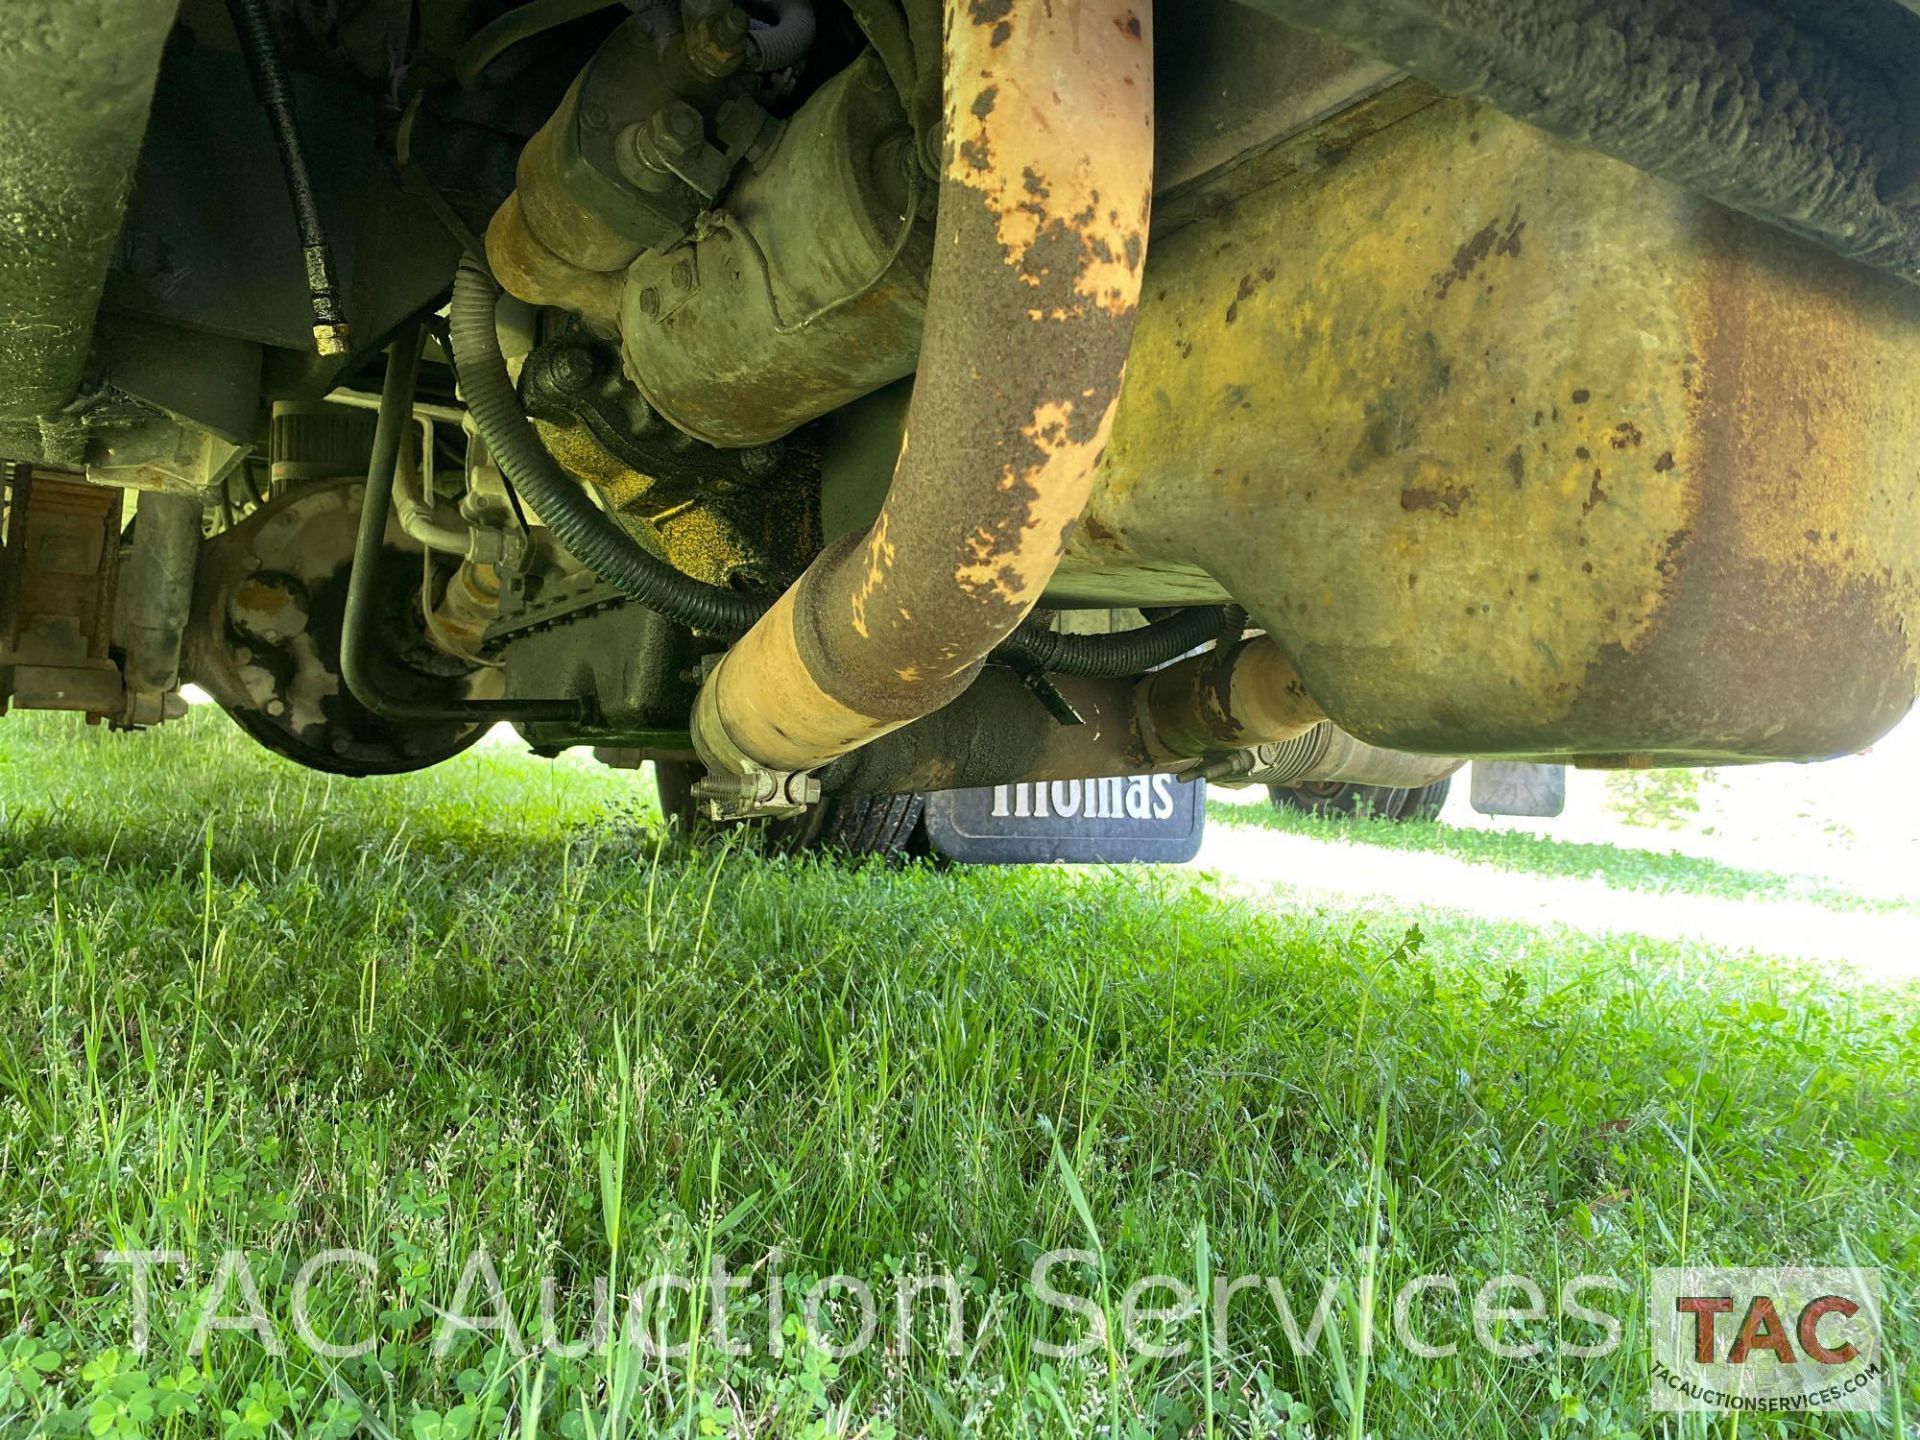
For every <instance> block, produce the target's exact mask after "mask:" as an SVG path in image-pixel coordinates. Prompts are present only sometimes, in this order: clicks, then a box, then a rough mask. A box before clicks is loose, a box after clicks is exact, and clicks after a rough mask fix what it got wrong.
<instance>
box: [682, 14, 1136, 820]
mask: <svg viewBox="0 0 1920 1440" xmlns="http://www.w3.org/2000/svg"><path fill="white" fill-rule="evenodd" d="M1151 36H1152V26H1151V11H1150V8H1149V0H1083V3H1076V4H1073V5H1061V4H1056V3H1053V0H996V3H994V4H991V5H988V4H982V3H980V0H947V4H946V72H947V94H946V113H947V152H946V161H945V171H944V175H943V178H942V182H941V188H940V213H939V221H938V228H937V233H936V246H935V255H934V262H933V273H932V279H931V284H930V289H929V295H928V302H927V323H926V335H925V339H924V341H923V342H922V346H921V355H920V371H919V380H918V382H917V384H916V385H915V387H914V394H913V402H912V405H911V408H910V409H909V411H908V414H907V439H906V444H905V446H904V448H903V450H902V453H901V456H900V460H899V463H898V465H897V467H896V468H895V471H894V476H893V483H892V486H891V488H890V489H889V491H888V493H887V499H886V503H885V505H884V506H883V508H882V509H881V512H880V515H879V518H878V519H876V520H875V521H874V523H873V526H872V528H871V529H870V530H868V531H867V533H866V534H865V535H862V536H854V537H850V538H849V540H847V541H845V542H842V543H840V544H838V545H835V546H832V547H830V548H829V549H828V550H827V551H826V552H825V553H823V554H822V555H821V556H820V557H819V558H818V559H817V560H815V562H814V564H813V566H812V567H811V568H810V569H809V570H808V571H807V573H806V574H805V575H804V576H802V577H801V578H800V580H799V581H798V582H796V583H795V584H794V586H793V587H792V588H791V589H789V590H788V591H787V592H786V594H784V595H782V596H781V597H780V599H779V600H778V601H777V602H776V603H775V605H774V607H773V609H772V610H770V611H769V612H768V613H767V614H766V616H764V617H763V618H762V619H761V620H760V622H759V623H758V624H757V625H755V626H754V627H753V629H752V630H751V631H750V632H749V633H748V634H747V636H746V637H745V638H744V639H743V640H741V641H740V643H739V644H738V645H736V646H735V647H734V648H733V649H732V650H731V651H729V652H728V653H727V655H726V656H725V657H724V658H723V659H722V660H721V662H720V664H719V666H718V668H717V669H715V670H714V671H713V673H712V674H711V675H710V676H709V677H708V679H707V682H706V684H705V685H703V686H702V687H701V691H700V695H699V699H698V702H697V704H696V707H695V712H694V720H693V734H694V744H695V746H696V748H697V749H698V751H699V753H700V755H701V758H702V759H703V760H704V761H705V762H706V765H707V768H708V770H709V771H710V772H712V775H713V778H714V780H715V781H716V783H715V784H714V785H713V786H712V787H710V789H709V790H708V792H707V793H708V796H709V798H711V799H714V800H716V802H717V804H716V808H718V805H719V804H724V803H726V802H725V798H724V797H726V796H731V797H733V798H734V799H735V800H736V801H738V802H739V803H741V804H742V805H744V806H751V805H754V804H756V803H758V804H759V805H760V806H761V808H765V802H767V801H768V800H772V802H773V803H775V804H780V803H788V802H792V801H794V800H797V799H799V798H800V797H798V796H796V795H794V794H793V793H792V792H791V791H788V790H783V789H782V788H781V783H784V782H781V783H776V784H775V785H773V786H772V787H771V789H769V787H767V786H766V784H765V783H764V782H765V779H766V777H767V776H768V775H769V774H773V775H783V776H787V777H791V776H794V775H797V774H802V773H804V772H806V771H810V770H813V769H815V768H817V767H819V766H822V765H825V764H827V763H828V762H830V761H832V760H834V759H836V758H837V757H839V756H842V755H846V754H848V753H849V752H851V751H853V750H856V749H858V748H859V747H860V746H862V745H864V744H866V743H867V742H868V741H871V740H873V739H875V738H877V737H879V736H882V735H885V734H887V733H888V732H889V731H891V730H895V729H898V728H899V727H900V726H902V725H905V724H907V723H909V722H910V721H912V720H915V719H917V718H919V717H921V716H924V715H928V714H931V713H933V712H934V711H936V710H939V709H940V708H941V707H942V706H944V705H946V704H948V703H949V702H950V701H952V700H953V699H954V698H955V697H957V696H958V695H959V694H960V693H961V692H962V691H963V690H965V689H966V688H967V687H968V685H969V684H970V683H971V682H972V681H973V679H974V677H975V676H976V675H977V674H978V673H979V671H980V668H981V666H982V664H983V663H984V661H985V660H986V657H987V655H988V653H989V652H990V651H991V650H992V649H993V648H994V646H996V645H998V644H999V643H1000V642H1001V641H1002V640H1004V639H1006V637H1007V636H1008V635H1009V634H1010V633H1011V632H1012V631H1013V629H1014V627H1015V626H1017V625H1018V624H1019V623H1020V622H1021V621H1022V620H1023V619H1025V618H1026V616H1027V613H1028V612H1029V611H1030V610H1032V608H1033V606H1034V604H1035V602H1037V601H1038V600H1039V598H1040V594H1041V592H1042V591H1043V590H1044V589H1045V588H1046V586H1047V583H1048V581H1049V580H1050V579H1051V578H1052V576H1053V572H1054V568H1055V567H1056V565H1057V564H1058V563H1059V559H1060V555H1061V552H1062V551H1063V549H1064V548H1065V546H1066V542H1067V538H1068V536H1069V535H1071V533H1072V531H1073V527H1074V525H1075V524H1076V523H1077V521H1078V520H1079V518H1080V512H1081V511H1082V509H1084V508H1085V506H1086V502H1087V495H1088V492H1089V490H1090V488H1091V485H1092V480H1093V472H1094V468H1095V466H1096V465H1097V464H1098V463H1099V460H1100V456H1101V453H1102V451H1103V450H1104V448H1105V446H1106V443H1107V436H1108V433H1109V430H1110V428H1111V425H1112V421H1113V412H1114V406H1115V403H1116V401H1117V399H1118V397H1119V393H1120V380H1121V376H1122V374H1123V372H1124V370H1125V368H1126V359H1127V352H1128V348H1129V346H1130V345H1131V343H1132V337H1133V323H1134V314H1135V311H1136V309H1137V307H1138V304H1139V299H1140V283H1141V282H1140V276H1141V267H1142V264H1143V263H1144V261H1145V258H1146V247H1147V222H1148V215H1149V208H1150V205H1151V199H1152V189H1153V184H1152V182H1153V53H1152V39H1151ZM728 777H731V778H728ZM743 781H744V782H745V783H742V782H743ZM756 797H757V798H756Z"/></svg>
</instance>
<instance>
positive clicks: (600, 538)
mask: <svg viewBox="0 0 1920 1440" xmlns="http://www.w3.org/2000/svg"><path fill="white" fill-rule="evenodd" d="M497 297H498V291H496V290H495V288H494V284H493V280H492V278H491V277H490V276H488V275H487V273H486V272H485V271H483V270H482V269H480V267H479V266H477V265H475V264H474V263H473V262H472V261H471V260H463V261H461V262H460V269H459V271H458V273H457V274H456V275H455V276H454V281H453V303H452V305H451V306H450V307H449V308H448V311H447V319H448V336H449V338H450V339H451V340H452V342H453V358H454V363H455V364H456V365H458V366H459V367H460V384H461V388H462V389H463V391H464V392H465V395H466V401H467V409H468V411H469V412H470V413H471V414H472V416H473V426H474V429H476V430H478V431H479V432H480V438H481V439H482V440H484V441H486V444H487V451H488V453H489V454H491V455H492V456H493V459H494V463H495V464H497V465H498V466H499V467H500V470H501V472H502V473H503V474H504V475H505V476H506V477H507V480H508V481H509V482H510V483H511V484H512V486H513V488H514V489H516V490H518V491H519V492H520V493H521V494H522V495H524V496H526V498H527V503H528V504H530V505H532V506H533V508H534V509H535V510H537V511H539V512H540V518H541V519H542V520H544V521H545V522H546V524H547V528H548V529H550V530H551V531H552V532H553V537H554V539H556V540H558V541H559V542H560V544H561V545H562V546H563V547H564V548H565V549H566V552H567V553H568V554H569V555H571V556H573V558H574V559H576V560H578V561H579V562H580V563H581V564H582V565H584V566H586V567H587V569H588V570H590V571H591V572H592V573H593V574H594V575H596V576H597V577H599V578H600V579H601V580H603V581H605V582H606V583H607V584H609V585H612V586H614V587H616V588H617V589H619V590H621V591H623V592H624V593H625V594H627V595H628V596H630V597H632V598H633V599H634V600H636V601H638V602H639V603H640V604H642V605H644V606H645V607H646V608H647V609H649V610H652V611H654V612H655V613H656V614H659V615H664V616H666V618H667V619H669V620H672V621H675V622H676V623H678V624H681V625H685V626H686V627H687V628H688V629H690V630H699V631H702V632H704V633H706V634H709V635H719V636H724V637H727V638H729V639H731V638H733V637H735V636H739V635H744V634H746V632H747V631H748V630H750V629H752V628H753V622H754V621H756V620H758V619H759V618H760V614H761V612H762V610H764V609H765V606H764V605H763V604H762V603H761V602H760V601H758V600H755V599H754V598H752V597H751V596H747V595H741V594H737V593H736V592H734V591H732V590H725V589H722V588H721V587H720V586H718V585H708V584H705V583H704V582H702V581H699V580H695V579H693V578H692V577H691V576H688V575H682V574H681V573H680V572H679V571H678V570H675V569H674V568H673V567H672V566H671V565H669V564H668V563H667V562H666V561H664V560H662V559H660V558H659V557H658V556H657V555H653V554H650V553H649V552H648V551H647V550H646V549H644V548H643V547H642V546H641V544H640V542H639V541H637V540H635V539H634V538H633V537H632V536H631V535H629V534H628V533H627V532H626V531H625V530H623V529H621V528H620V524H619V522H618V521H616V520H614V519H613V517H612V516H610V515H608V514H607V512H606V511H604V510H602V509H601V508H600V507H599V506H598V505H595V504H594V503H593V499H592V497H591V496H589V495H588V494H587V492H586V491H585V490H583V489H582V488H581V487H580V484H579V482H578V481H576V480H575V479H574V478H573V477H572V476H571V475H569V474H567V472H566V471H564V470H562V469H561V468H560V465H559V463H558V462H557V461H556V460H555V459H554V458H553V456H551V455H549V454H548V453H547V447H546V446H545V445H543V444H541V443H540V437H539V435H538V434H536V433H535V431H534V428H533V424H532V422H530V421H529V420H528V419H527V412H526V411H525V410H524V409H522V408H521V405H520V397H519V395H518V394H516V393H515V391H514V388H513V380H512V379H511V377H509V376H508V374H507V362H506V360H505V359H504V358H503V357H502V356H501V354H500V339H499V335H498V334H497V333H496V331H495V330H494V319H493V307H494V302H495V300H496V299H497Z"/></svg>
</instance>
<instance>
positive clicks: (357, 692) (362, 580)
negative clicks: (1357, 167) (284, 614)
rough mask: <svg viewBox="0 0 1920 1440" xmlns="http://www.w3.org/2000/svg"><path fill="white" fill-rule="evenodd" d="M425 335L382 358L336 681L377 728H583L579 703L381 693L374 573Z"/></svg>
mask: <svg viewBox="0 0 1920 1440" xmlns="http://www.w3.org/2000/svg"><path fill="white" fill-rule="evenodd" d="M424 335H425V332H424V331H423V330H422V329H421V328H420V327H419V326H418V325H409V326H407V327H406V328H405V329H404V330H403V331H402V332H401V333H400V336H399V338H398V339H396V340H395V341H394V342H393V345H392V347H391V348H390V349H389V350H388V351H387V377H386V381H385V383H384V384H383V385H382V387H381V390H380V419H379V422H378V424H377V425H376V426H375V428H374V433H373V459H372V461H371V462H370V463H369V465H368V466H367V489H366V494H365V496H364V498H363V499H362V500H361V502H360V528H359V531H358V533H357V534H356V535H355V537H354V547H353V570H352V573H351V575H350V576H349V578H348V581H347V613H346V617H345V619H344V620H343V621H342V623H341V628H340V677H341V679H343V680H344V681H345V682H346V685H347V689H348V690H350V691H352V692H353V696H354V698H355V699H357V700H358V701H359V702H360V703H361V704H362V705H364V706H366V707H367V709H369V710H371V711H372V712H373V713H374V714H376V715H378V716H380V718H381V719H383V720H392V721H397V722H401V723H418V722H425V723H443V722H446V721H454V722H456V723H457V722H461V721H468V722H472V723H474V724H487V723H491V722H494V721H499V720H511V721H521V722H537V721H548V722H559V723H562V724H580V725H590V724H592V723H593V721H594V719H595V711H594V706H593V703H592V701H591V700H589V699H588V698H587V697H585V696H576V697H573V698H570V699H564V700H517V699H516V700H414V699H411V698H408V697H406V696H400V695H391V694H388V693H387V692H386V691H384V690H382V689H381V686H380V680H379V677H378V676H377V675H376V673H375V668H374V665H373V655H374V650H375V646H376V645H377V643H378V641H377V637H376V636H375V634H374V627H375V622H376V612H377V609H378V607H377V605H376V603H375V597H376V594H377V592H378V589H379V574H380V566H381V563H382V560H383V557H384V556H385V553H386V536H387V519H388V517H389V516H390V515H391V514H392V513H393V477H394V472H395V471H396V470H397V469H398V468H399V463H400V446H401V443H402V442H403V440H404V439H405V436H406V431H407V426H408V423H409V420H410V418H411V415H412V411H413V387H414V380H415V378H416V376H417V375H418V374H419V371H420V351H421V348H422V344H423V340H424Z"/></svg>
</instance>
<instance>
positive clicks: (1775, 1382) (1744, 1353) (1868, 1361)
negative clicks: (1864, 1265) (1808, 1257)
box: [1648, 1268, 1886, 1414]
mask: <svg viewBox="0 0 1920 1440" xmlns="http://www.w3.org/2000/svg"><path fill="white" fill-rule="evenodd" d="M1648 1320H1649V1325H1648V1329H1649V1333H1650V1335H1651V1338H1652V1341H1653V1361H1652V1380H1653V1408H1654V1409H1655V1410H1733V1411H1747V1412H1752V1413H1756V1414H1791V1413H1796V1412H1799V1413H1805V1412H1810V1411H1816V1410H1853V1411H1872V1410H1878V1409H1879V1408H1880V1396H1881V1389H1882V1385H1883V1382H1884V1380H1885V1378H1886V1371H1885V1369H1884V1368H1883V1366H1882V1363H1881V1354H1880V1272H1879V1271H1877V1270H1815V1269H1801V1268H1786V1269H1774V1270H1705V1269H1695V1270H1656V1271H1654V1272H1653V1296H1652V1305H1651V1314H1650V1315H1649V1317H1648Z"/></svg>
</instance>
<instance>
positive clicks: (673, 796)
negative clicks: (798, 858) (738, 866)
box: [653, 760, 926, 860]
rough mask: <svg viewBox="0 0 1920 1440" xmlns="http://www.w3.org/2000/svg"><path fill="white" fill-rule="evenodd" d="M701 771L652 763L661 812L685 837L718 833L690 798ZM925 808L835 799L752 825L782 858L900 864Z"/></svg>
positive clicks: (890, 800)
mask: <svg viewBox="0 0 1920 1440" xmlns="http://www.w3.org/2000/svg"><path fill="white" fill-rule="evenodd" d="M699 775H700V771H699V767H698V766H696V765H693V764H690V763H688V762H687V761H684V760H656V761H654V764H653V783H654V788H655V789H656V791H657V792H658V793H659V796H660V813H661V814H662V815H664V816H665V817H666V818H667V820H668V821H669V822H670V823H671V824H673V825H675V826H677V827H678V828H679V830H680V832H681V834H683V835H686V836H690V837H691V836H697V835H710V834H713V833H714V832H715V831H717V830H718V829H720V827H719V826H717V825H715V824H714V823H713V822H712V821H710V820H708V819H706V818H705V817H704V816H702V815H701V814H700V813H699V811H698V807H697V806H696V805H695V803H694V799H693V782H694V781H695V780H697V779H698V778H699ZM925 808H926V799H925V797H924V796H921V795H835V796H829V797H828V798H827V799H825V800H822V801H821V802H820V803H819V804H818V805H815V806H814V807H813V808H811V809H810V810H808V811H807V813H806V814H804V815H796V816H793V817H792V818H790V819H785V820H763V821H759V822H756V825H755V828H756V830H757V831H758V832H759V835H760V837H761V841H762V843H763V845H764V846H765V847H766V849H768V850H770V851H772V852H774V853H775V854H780V855H838V856H842V857H844V858H846V859H850V860H858V859H864V858H866V857H867V856H870V855H878V856H881V857H882V858H884V859H887V860H900V859H904V858H906V857H907V856H908V855H910V854H912V853H914V849H913V845H914V840H915V837H916V834H917V832H918V830H919V828H920V816H921V813H922V811H924V810H925Z"/></svg>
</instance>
